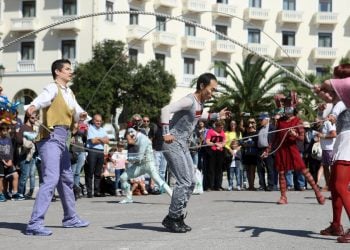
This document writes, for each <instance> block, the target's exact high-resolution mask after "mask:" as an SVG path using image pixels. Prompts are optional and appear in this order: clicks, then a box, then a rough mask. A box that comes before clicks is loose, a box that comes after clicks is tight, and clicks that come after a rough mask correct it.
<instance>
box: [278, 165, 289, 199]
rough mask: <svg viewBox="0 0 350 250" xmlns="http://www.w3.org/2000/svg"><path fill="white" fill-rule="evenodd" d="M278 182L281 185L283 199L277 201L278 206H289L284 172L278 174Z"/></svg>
mask: <svg viewBox="0 0 350 250" xmlns="http://www.w3.org/2000/svg"><path fill="white" fill-rule="evenodd" d="M278 180H279V183H280V191H281V197H280V199H279V200H278V201H277V204H278V205H285V204H288V201H287V183H286V177H285V176H284V171H281V172H279V173H278Z"/></svg>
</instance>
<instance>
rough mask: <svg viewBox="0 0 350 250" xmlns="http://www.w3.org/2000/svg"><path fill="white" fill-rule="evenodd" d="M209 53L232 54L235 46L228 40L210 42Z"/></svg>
mask: <svg viewBox="0 0 350 250" xmlns="http://www.w3.org/2000/svg"><path fill="white" fill-rule="evenodd" d="M211 51H212V53H213V54H217V53H228V54H232V53H234V52H235V45H234V44H233V43H232V42H230V41H228V40H215V41H212V44H211Z"/></svg>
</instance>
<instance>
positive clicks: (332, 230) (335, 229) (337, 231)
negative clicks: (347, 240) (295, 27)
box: [320, 223, 350, 237]
mask: <svg viewBox="0 0 350 250" xmlns="http://www.w3.org/2000/svg"><path fill="white" fill-rule="evenodd" d="M320 234H321V235H332V236H343V235H344V229H343V226H342V225H339V226H335V225H334V224H333V223H331V225H330V226H329V227H327V228H326V229H323V230H321V231H320ZM349 237H350V236H349Z"/></svg>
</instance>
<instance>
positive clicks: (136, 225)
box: [105, 222, 169, 232]
mask: <svg viewBox="0 0 350 250" xmlns="http://www.w3.org/2000/svg"><path fill="white" fill-rule="evenodd" d="M154 223H156V222H154ZM158 223H159V222H157V224H158ZM105 228H106V229H113V230H127V229H140V230H150V231H157V232H169V231H168V230H167V229H166V228H164V227H158V226H146V225H144V224H143V223H128V224H121V225H116V226H114V227H105Z"/></svg>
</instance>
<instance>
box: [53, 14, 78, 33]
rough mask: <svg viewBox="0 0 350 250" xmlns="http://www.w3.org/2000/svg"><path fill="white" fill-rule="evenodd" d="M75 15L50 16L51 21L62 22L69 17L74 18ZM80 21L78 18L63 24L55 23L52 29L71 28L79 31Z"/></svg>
mask: <svg viewBox="0 0 350 250" xmlns="http://www.w3.org/2000/svg"><path fill="white" fill-rule="evenodd" d="M74 17H76V16H53V17H51V19H52V21H53V22H54V23H56V22H62V21H65V20H68V19H71V18H74ZM80 23H81V22H80V21H79V20H74V21H71V22H67V23H64V24H60V25H57V26H55V27H52V29H53V30H72V31H75V32H77V31H80Z"/></svg>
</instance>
